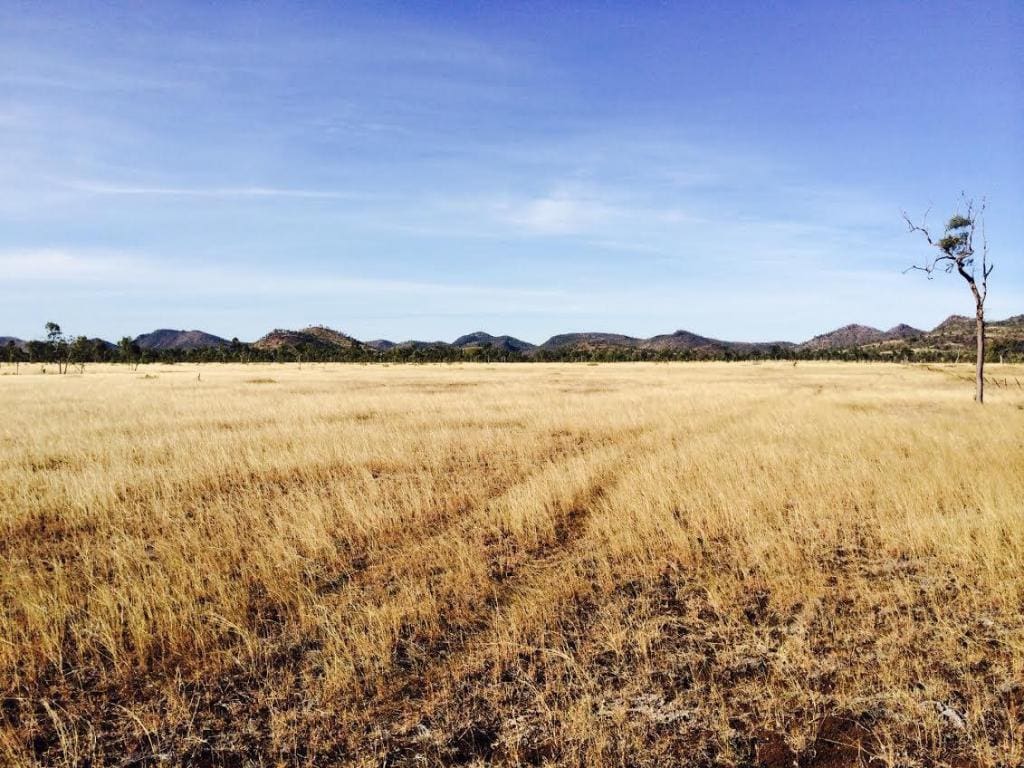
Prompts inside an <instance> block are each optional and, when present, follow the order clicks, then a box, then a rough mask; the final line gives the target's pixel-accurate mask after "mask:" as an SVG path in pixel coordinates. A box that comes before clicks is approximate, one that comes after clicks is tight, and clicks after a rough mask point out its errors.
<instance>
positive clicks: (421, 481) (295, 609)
mask: <svg viewBox="0 0 1024 768" xmlns="http://www.w3.org/2000/svg"><path fill="white" fill-rule="evenodd" d="M0 372H3V373H6V372H7V370H6V368H5V369H3V371H0ZM962 375H968V379H969V371H968V369H967V368H966V367H961V369H960V370H959V371H958V370H954V369H953V368H951V367H948V366H935V367H934V368H933V369H931V370H929V369H925V368H919V367H900V366H886V365H840V364H833V365H830V364H813V363H811V364H808V363H800V364H799V366H795V367H794V366H793V365H791V364H764V365H757V364H751V363H737V364H670V365H656V364H620V365H601V366H583V365H577V366H572V365H520V366H484V365H479V366H423V367H402V366H392V367H387V366H383V367H370V366H343V365H317V366H310V365H305V366H303V367H302V368H301V369H299V368H298V367H294V366H273V365H266V366H203V367H202V368H201V369H199V368H195V367H191V368H190V367H185V366H156V367H151V368H149V369H140V370H139V371H137V372H130V371H128V370H126V369H123V368H113V367H109V368H103V367H100V366H90V367H89V368H87V370H86V373H85V375H82V376H77V375H68V376H63V377H58V376H54V375H46V376H41V375H38V374H37V372H36V370H35V369H27V368H26V367H24V366H23V367H22V375H20V376H13V375H9V376H0V409H2V413H3V422H2V426H0V459H2V462H0V548H2V554H3V557H2V559H0V569H2V570H0V695H2V697H3V701H2V711H0V763H6V764H11V765H16V766H17V765H90V764H91V765H99V764H104V765H106V764H109V765H119V766H128V765H135V766H142V765H230V766H235V765H237V766H241V765H261V766H292V765H359V766H363V765H365V766H371V765H389V766H390V765H403V764H409V765H413V764H415V765H423V764H427V765H432V764H457V763H463V764H476V765H484V764H491V763H494V764H501V765H516V764H524V763H525V764H531V763H532V764H537V765H542V764H551V765H574V766H577V765H578V766H605V765H607V766H612V765H616V766H617V765H629V766H639V765H666V764H683V765H688V764H692V765H751V764H761V765H766V766H768V765H770V766H783V765H787V766H788V765H794V764H797V763H798V764H799V765H801V766H813V765H818V766H826V765H828V766H846V765H857V764H864V765H869V764H870V765H879V766H913V765H922V766H925V765H947V764H948V765H958V766H968V765H978V766H991V765H1003V766H1019V765H1021V764H1024V687H1022V685H1021V681H1024V618H1022V616H1024V511H1022V509H1024V390H1021V389H1019V388H1017V387H1015V386H1014V385H1013V380H1014V377H1017V378H1018V379H1021V380H1024V369H1021V368H1020V367H1017V368H1016V369H1014V368H1012V367H1010V366H1006V367H1000V366H992V369H991V375H993V376H995V377H996V378H998V379H1000V380H1002V379H1004V378H1005V379H1007V381H1008V382H1009V384H1010V386H1009V387H1006V388H998V387H994V386H993V387H990V388H989V392H988V394H989V397H990V399H991V402H989V403H988V404H987V405H985V406H984V407H976V406H975V405H974V404H973V403H972V402H971V385H970V383H968V382H964V381H962V380H961V379H960V378H958V377H959V376H962Z"/></svg>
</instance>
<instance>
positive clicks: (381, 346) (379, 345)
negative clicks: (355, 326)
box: [363, 339, 395, 352]
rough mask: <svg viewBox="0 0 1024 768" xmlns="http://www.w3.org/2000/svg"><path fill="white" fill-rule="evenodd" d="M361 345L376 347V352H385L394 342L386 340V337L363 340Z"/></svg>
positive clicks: (392, 346) (393, 345) (391, 347)
mask: <svg viewBox="0 0 1024 768" xmlns="http://www.w3.org/2000/svg"><path fill="white" fill-rule="evenodd" d="M363 346H364V347H369V348H370V349H376V350H377V351H378V352H387V351H388V350H389V349H394V347H395V342H393V341H388V340H387V339H371V340H370V341H364V342H363Z"/></svg>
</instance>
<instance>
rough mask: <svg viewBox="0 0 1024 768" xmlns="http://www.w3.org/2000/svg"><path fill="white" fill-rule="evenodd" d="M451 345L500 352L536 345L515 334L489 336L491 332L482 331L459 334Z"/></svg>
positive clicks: (525, 350) (519, 350)
mask: <svg viewBox="0 0 1024 768" xmlns="http://www.w3.org/2000/svg"><path fill="white" fill-rule="evenodd" d="M452 346H453V347H458V348H459V349H466V348H468V347H489V348H491V349H496V350H500V351H502V352H529V351H530V350H533V349H536V348H537V347H536V345H534V344H531V343H530V342H528V341H523V340H522V339H517V338H516V337H515V336H491V334H489V333H484V332H483V331H476V332H475V333H467V334H466V335H465V336H459V338H457V339H456V340H455V341H453V342H452Z"/></svg>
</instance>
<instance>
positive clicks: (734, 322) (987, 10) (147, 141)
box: [0, 0, 1024, 342]
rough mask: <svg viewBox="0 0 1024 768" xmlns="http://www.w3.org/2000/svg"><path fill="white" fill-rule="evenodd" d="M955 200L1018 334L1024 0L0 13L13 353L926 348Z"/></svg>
mask: <svg viewBox="0 0 1024 768" xmlns="http://www.w3.org/2000/svg"><path fill="white" fill-rule="evenodd" d="M704 6H707V7H704ZM961 191H966V192H967V193H968V194H970V195H973V196H976V197H981V196H983V195H984V196H986V197H987V200H988V209H987V217H986V234H987V238H988V242H989V247H990V253H991V257H992V261H993V262H994V263H995V265H996V266H995V271H994V272H993V274H992V277H991V279H990V283H991V287H990V296H989V300H988V315H989V317H991V318H1001V317H1005V316H1008V315H1011V314H1018V313H1021V312H1024V259H1022V258H1021V243H1022V242H1024V4H1022V3H1020V2H1017V1H1003V0H992V1H991V2H984V3H981V2H977V3H938V2H927V3H922V2H900V3H882V2H863V3H847V2H835V3H829V2H823V1H822V0H817V1H816V2H807V3H801V2H787V3H769V2H750V3H746V2H723V3H714V4H712V3H707V4H705V3H644V2H639V3H620V2H606V3H597V2H586V3H565V2H553V3H507V2H495V3H486V2H459V3H455V2H452V3H430V2H416V3H397V2H396V3H376V2H375V3H365V4H361V3H344V4H342V3H315V2H303V3H298V2H295V3H273V2H253V3H224V4H219V3H216V4H215V3H206V2H195V3H186V2H181V3H161V2H147V3H124V4H118V3H102V4H101V3H94V2H89V3H81V4H65V3H45V4H43V3H34V2H33V3H29V2H25V3H22V2H17V1H12V0H8V1H7V2H4V3H3V4H2V5H0V335H13V336H19V337H21V338H36V337H39V336H41V335H42V334H43V325H44V323H45V322H47V321H50V320H53V321H55V322H58V323H60V324H61V325H62V326H63V328H64V330H65V331H66V332H68V333H72V334H74V335H79V334H82V335H87V336H102V337H104V338H111V339H116V338H120V337H121V336H124V335H135V334H138V333H143V332H146V331H150V330H153V329H155V328H186V329H193V328H198V329H203V330H206V331H209V332H212V333H215V334H218V335H221V336H225V337H228V338H230V337H238V338H241V339H243V340H253V339H256V338H258V337H259V336H261V335H262V334H264V333H266V332H267V331H268V330H270V329H271V328H275V327H284V328H299V327H303V326H306V325H310V324H323V325H329V326H331V327H334V328H337V329H340V330H343V331H345V332H347V333H350V334H352V335H354V336H356V337H358V338H362V339H373V338H392V339H409V338H416V339H441V340H452V339H453V338H455V337H456V336H458V335H461V334H463V333H467V332H471V331H476V330H485V331H488V332H490V333H494V334H504V333H508V334H512V335H515V336H518V337H520V338H523V339H526V340H529V341H534V342H539V341H543V340H544V339H545V338H547V337H548V336H551V335H553V334H555V333H564V332H571V331H613V332H620V333H627V334H631V335H636V336H650V335H653V334H657V333H665V332H671V331H673V330H676V329H687V330H691V331H693V332H696V333H700V334H703V335H707V336H714V337H717V338H723V339H732V340H775V339H784V340H793V341H800V340H803V339H806V338H809V337H810V336H813V335H815V334H817V333H821V332H824V331H827V330H830V329H832V328H834V327H837V326H840V325H844V324H847V323H853V322H857V323H864V324H868V325H874V326H878V327H882V328H887V327H889V326H892V325H895V324H897V323H901V322H906V323H910V324H912V325H916V326H919V327H924V328H930V327H933V326H934V325H936V324H937V323H938V322H940V321H941V320H942V319H943V318H945V317H946V316H948V315H950V314H952V313H960V314H971V313H972V312H973V302H972V299H971V296H970V293H969V291H968V289H967V287H966V285H965V284H964V283H963V282H962V281H961V280H959V279H958V278H956V277H955V276H949V275H944V274H943V275H938V276H937V277H936V278H935V279H934V280H927V279H926V278H925V277H924V275H922V274H921V273H910V274H904V273H903V270H904V268H905V267H907V266H909V265H910V264H913V263H915V262H920V261H921V260H923V259H924V258H925V257H926V256H927V253H928V251H927V247H926V246H925V245H924V244H923V242H922V241H921V240H920V238H919V237H915V236H913V235H911V234H910V233H908V232H907V229H906V225H905V223H904V222H903V220H902V218H901V210H906V211H907V212H908V213H909V214H911V215H912V216H913V217H914V218H920V217H922V216H924V214H925V212H926V211H929V209H930V213H929V214H928V222H929V223H931V224H933V225H938V226H940V227H941V223H942V221H943V220H944V219H945V218H948V216H949V215H950V214H951V213H952V212H953V211H954V209H955V208H956V205H957V200H958V197H959V195H960V193H961Z"/></svg>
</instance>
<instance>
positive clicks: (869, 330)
mask: <svg viewBox="0 0 1024 768" xmlns="http://www.w3.org/2000/svg"><path fill="white" fill-rule="evenodd" d="M974 331H975V328H974V319H973V318H970V317H966V316H964V315H950V316H949V317H948V318H946V319H945V320H943V321H942V322H941V323H939V324H938V325H937V326H935V327H934V328H933V329H932V330H930V331H926V330H922V329H920V328H914V327H913V326H910V325H905V324H900V325H896V326H893V327H892V328H890V329H888V330H884V331H883V330H881V329H879V328H873V327H871V326H866V325H857V324H852V325H845V326H843V327H842V328H837V329H835V330H833V331H829V332H828V333H823V334H820V335H818V336H815V337H813V338H811V339H808V340H807V341H804V342H799V343H794V342H790V341H763V342H745V341H725V340H722V339H715V338H710V337H707V336H700V335H698V334H695V333H692V332H690V331H684V330H680V331H675V332H674V333H669V334H661V335H658V336H652V337H650V338H638V337H634V336H626V335H623V334H618V333H598V332H581V333H563V334H558V335H556V336H552V337H551V338H549V339H548V340H547V341H545V342H543V343H542V344H532V343H530V342H528V341H523V340H522V339H517V338H515V337H514V336H492V335H491V334H489V333H485V332H484V331H476V332H474V333H469V334H466V335H464V336H460V337H459V338H457V339H455V341H453V342H445V341H417V340H409V341H398V342H396V341H390V340H387V339H373V340H369V341H360V340H358V339H356V338H354V337H352V336H350V335H348V334H345V333H342V332H340V331H336V330H334V329H332V328H327V327H325V326H319V325H315V326H309V327H307V328H303V329H301V330H287V329H275V330H273V331H271V332H270V333H268V334H266V335H265V336H263V337H261V338H259V339H257V340H256V341H254V342H251V343H250V344H248V345H243V346H248V347H251V348H252V349H255V350H259V351H261V352H275V351H279V350H294V349H306V350H313V351H320V352H331V351H342V350H348V351H360V350H361V351H363V352H367V351H375V352H378V353H385V352H391V351H403V350H406V351H414V350H419V349H434V350H436V349H443V348H450V349H458V350H463V351H466V350H472V349H480V350H488V351H490V352H497V353H505V354H512V355H517V356H524V357H531V356H538V357H544V356H545V354H546V353H550V354H557V355H566V354H574V353H577V352H578V353H581V354H592V353H595V352H603V351H626V350H641V351H647V352H651V353H670V354H671V353H678V352H683V351H690V352H695V353H700V354H701V355H702V356H709V357H710V356H720V355H724V354H729V353H731V354H736V355H749V354H757V353H768V354H771V353H773V352H778V351H787V350H788V351H793V352H811V353H813V352H825V351H829V350H857V349H873V350H875V351H879V350H885V349H892V348H897V347H904V346H909V347H911V348H914V347H928V348H932V349H944V350H950V349H955V348H959V347H964V348H970V347H972V346H973V344H974ZM986 335H987V336H988V337H989V338H990V339H991V340H994V341H998V342H1003V343H1004V346H1005V345H1008V348H1010V349H1011V350H1013V351H1021V352H1024V315H1014V316H1013V317H1009V318H1007V319H1005V320H996V321H990V322H989V323H988V324H987V334H986ZM94 341H99V340H94ZM134 342H135V344H136V345H137V346H138V347H139V348H140V349H142V350H148V351H156V352H165V351H181V352H190V351H195V350H204V349H217V348H227V347H232V346H234V345H239V344H242V342H239V341H238V340H237V339H235V340H231V341H229V340H228V339H225V338H222V337H220V336H215V335H213V334H210V333H206V332H205V331H199V330H189V331H186V330H172V329H167V328H162V329H158V330H155V331H152V332H151V333H144V334H141V335H139V336H136V337H135V339H134ZM10 343H13V344H14V345H15V346H16V347H18V348H20V349H25V348H26V347H27V344H28V342H27V341H24V340H22V339H19V338H16V337H12V336H0V348H3V347H7V346H8V345H9V344H10Z"/></svg>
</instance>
